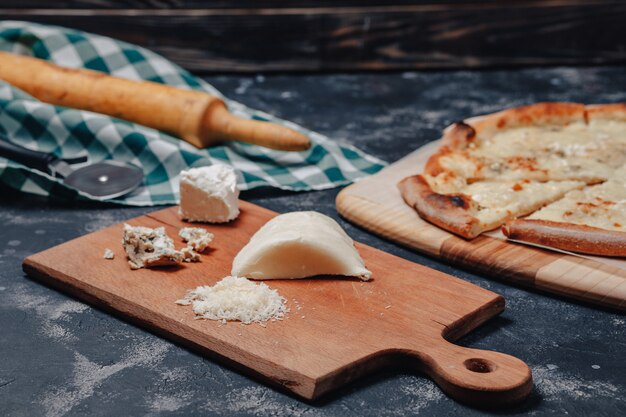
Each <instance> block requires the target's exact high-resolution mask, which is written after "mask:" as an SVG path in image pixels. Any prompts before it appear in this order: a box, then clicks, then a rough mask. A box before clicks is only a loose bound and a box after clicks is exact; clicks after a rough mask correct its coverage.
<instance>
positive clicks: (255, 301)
mask: <svg viewBox="0 0 626 417" xmlns="http://www.w3.org/2000/svg"><path fill="white" fill-rule="evenodd" d="M286 302H287V300H285V299H284V298H283V297H281V296H280V295H279V294H278V291H276V290H272V289H271V288H269V287H268V286H267V285H266V284H264V283H259V284H256V283H254V282H251V281H248V280H247V279H246V278H239V277H233V276H228V277H225V278H224V279H222V280H221V281H219V282H218V283H217V284H215V285H213V286H208V285H205V286H202V287H198V288H196V289H194V290H191V291H189V292H188V293H187V295H186V296H185V298H183V299H182V300H178V301H176V303H177V304H180V305H191V308H192V310H193V312H194V313H195V314H196V316H197V317H198V318H204V319H209V320H222V321H225V320H228V321H240V322H242V323H243V324H250V323H261V322H265V321H268V320H276V319H279V320H280V319H281V318H282V317H284V316H285V314H286V313H288V312H289V309H288V308H287V305H286Z"/></svg>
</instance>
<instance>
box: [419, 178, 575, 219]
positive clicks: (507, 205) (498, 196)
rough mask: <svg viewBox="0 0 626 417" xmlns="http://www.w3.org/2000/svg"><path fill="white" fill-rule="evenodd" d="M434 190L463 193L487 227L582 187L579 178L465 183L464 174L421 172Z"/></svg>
mask: <svg viewBox="0 0 626 417" xmlns="http://www.w3.org/2000/svg"><path fill="white" fill-rule="evenodd" d="M424 178H425V179H426V181H427V182H428V183H429V185H430V186H431V188H432V189H433V191H435V192H437V193H440V194H465V195H467V196H469V197H470V198H471V200H472V206H471V207H470V209H469V212H470V214H471V215H473V216H474V217H476V218H477V219H478V220H479V221H480V222H481V224H482V225H483V227H484V228H485V229H486V230H489V229H493V228H495V227H498V226H499V225H501V224H503V223H504V222H506V221H507V220H510V219H513V218H515V217H518V216H524V215H526V214H528V213H530V212H532V211H534V210H537V209H539V208H541V207H543V206H544V205H546V204H549V203H551V202H553V201H555V200H558V199H559V198H561V197H563V196H564V195H565V194H566V193H567V192H568V191H571V190H574V189H577V188H582V187H584V186H585V183H584V182H582V181H547V182H539V181H528V180H524V181H479V182H474V183H471V184H467V183H466V182H465V181H464V179H463V178H460V177H455V176H450V175H449V174H447V173H443V174H440V175H438V176H436V177H432V176H428V175H424Z"/></svg>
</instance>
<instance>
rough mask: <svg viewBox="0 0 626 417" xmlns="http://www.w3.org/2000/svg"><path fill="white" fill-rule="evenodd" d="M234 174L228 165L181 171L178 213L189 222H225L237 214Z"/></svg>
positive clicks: (236, 192)
mask: <svg viewBox="0 0 626 417" xmlns="http://www.w3.org/2000/svg"><path fill="white" fill-rule="evenodd" d="M238 198H239V189H238V188H237V175H236V174H235V170H234V169H233V168H231V167H229V166H228V165H221V164H216V165H211V166H208V167H200V168H192V169H190V170H188V171H182V172H181V173H180V214H181V216H182V218H183V220H187V221H190V222H208V223H224V222H228V221H231V220H233V219H235V218H236V217H237V216H238V215H239V200H238Z"/></svg>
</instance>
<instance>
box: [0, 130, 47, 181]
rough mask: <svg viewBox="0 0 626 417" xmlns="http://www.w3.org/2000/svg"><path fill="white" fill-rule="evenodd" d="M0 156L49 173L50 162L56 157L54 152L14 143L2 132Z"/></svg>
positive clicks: (0, 136) (0, 135)
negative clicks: (40, 150) (41, 150)
mask: <svg viewBox="0 0 626 417" xmlns="http://www.w3.org/2000/svg"><path fill="white" fill-rule="evenodd" d="M0 156H1V157H4V158H7V159H10V160H12V161H15V162H18V163H20V164H22V165H25V166H27V167H30V168H34V169H36V170H39V171H43V172H46V173H50V167H49V166H50V163H52V162H54V161H55V160H57V159H58V158H57V157H56V156H55V155H54V154H51V153H46V152H39V151H33V150H32V149H28V148H25V147H23V146H19V145H16V144H15V143H13V142H12V141H11V140H10V139H9V138H7V137H6V136H4V135H2V134H0Z"/></svg>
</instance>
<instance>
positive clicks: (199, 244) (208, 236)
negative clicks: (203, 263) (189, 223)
mask: <svg viewBox="0 0 626 417" xmlns="http://www.w3.org/2000/svg"><path fill="white" fill-rule="evenodd" d="M178 236H180V237H182V238H183V241H185V242H187V243H188V244H189V246H190V247H191V248H193V249H194V250H196V251H198V252H202V251H204V250H205V249H206V248H208V247H209V243H211V241H212V240H213V233H211V232H208V231H206V230H205V229H203V228H201V227H183V228H182V229H180V231H179V232H178Z"/></svg>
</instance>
